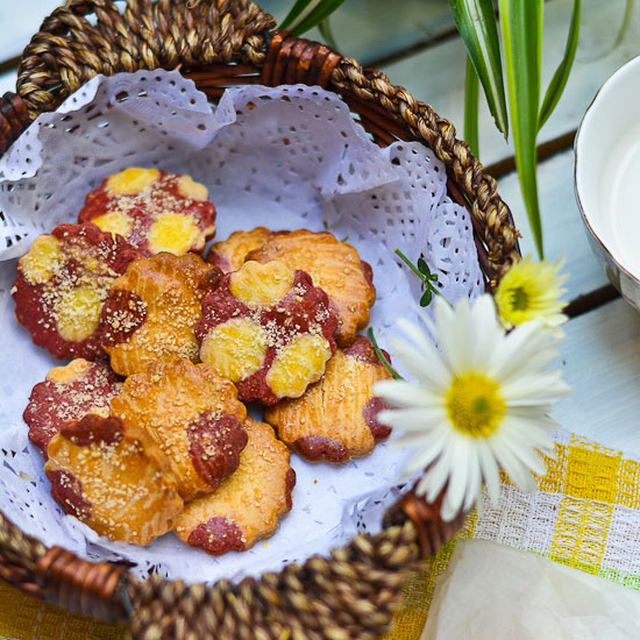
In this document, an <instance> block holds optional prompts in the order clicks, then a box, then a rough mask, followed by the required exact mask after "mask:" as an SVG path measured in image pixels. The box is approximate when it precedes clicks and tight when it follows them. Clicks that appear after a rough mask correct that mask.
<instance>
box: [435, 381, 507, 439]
mask: <svg viewBox="0 0 640 640" xmlns="http://www.w3.org/2000/svg"><path fill="white" fill-rule="evenodd" d="M445 407H446V409H447V414H448V416H449V420H451V424H452V425H453V426H454V428H455V429H457V430H458V431H460V432H461V433H464V434H467V435H470V436H473V437H474V438H487V437H488V436H490V435H491V434H492V433H493V432H494V431H496V429H497V428H498V427H499V426H500V422H501V420H502V418H503V416H504V412H505V410H506V408H507V407H506V404H505V402H504V398H503V397H502V394H501V393H500V385H499V384H498V383H497V382H496V381H495V380H492V379H491V378H489V377H488V376H486V375H485V374H483V373H474V372H470V373H464V374H462V375H459V376H456V377H455V378H454V379H453V382H452V383H451V386H450V387H449V391H448V392H447V396H446V398H445Z"/></svg>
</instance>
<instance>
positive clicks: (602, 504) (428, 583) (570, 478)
mask: <svg viewBox="0 0 640 640" xmlns="http://www.w3.org/2000/svg"><path fill="white" fill-rule="evenodd" d="M547 468H548V472H547V474H546V475H545V476H544V477H542V478H540V480H539V482H538V491H537V492H535V493H531V494H524V493H522V492H520V491H518V490H517V489H516V488H515V487H514V486H513V485H511V484H510V483H509V482H508V480H507V479H506V478H503V483H502V490H501V495H500V502H499V504H498V505H497V507H491V506H490V505H488V504H487V503H486V502H485V503H483V504H482V505H481V507H480V509H479V510H478V511H477V512H473V513H472V514H470V515H469V517H468V518H467V521H466V523H465V526H464V528H463V530H462V531H461V532H460V533H459V535H458V536H457V537H456V538H455V539H454V540H452V541H451V542H450V543H449V544H448V545H446V547H445V548H444V549H443V550H442V551H441V552H440V553H439V554H438V555H437V556H435V557H434V558H433V559H432V560H430V561H428V562H427V563H425V570H424V571H423V572H421V573H419V574H418V575H416V576H415V577H414V578H413V579H411V580H410V581H409V582H408V583H407V585H406V586H405V590H404V603H403V606H402V608H401V609H400V610H399V611H398V612H397V614H396V616H395V621H394V626H393V631H392V632H391V633H390V634H389V635H388V636H387V639H386V640H417V639H418V638H419V637H420V633H421V632H422V628H423V626H424V623H425V620H426V618H427V612H428V610H429V604H430V601H431V596H432V593H433V589H434V585H435V580H436V578H437V576H438V575H440V574H441V573H442V571H443V570H444V568H445V567H446V566H447V562H448V560H449V558H450V556H451V553H452V551H453V549H454V547H455V545H456V542H457V540H460V539H462V538H482V539H485V540H491V541H493V542H497V543H500V544H505V545H508V546H511V547H515V548H519V549H526V550H529V551H533V552H536V553H539V554H542V555H544V556H546V557H549V558H551V559H552V560H555V561H556V562H562V563H563V564H567V565H569V566H571V567H575V568H577V569H581V570H582V571H587V572H588V573H593V574H597V575H599V576H601V577H603V578H607V579H609V580H612V581H614V582H617V583H620V584H623V585H625V586H627V587H630V588H632V589H638V590H640V460H639V459H637V458H636V457H634V456H631V455H627V454H623V453H622V452H620V451H616V450H614V449H607V448H605V447H602V446H599V445H597V444H595V443H593V442H590V441H588V440H586V439H584V438H581V437H579V436H576V435H572V434H569V433H566V432H560V433H558V434H557V436H556V459H555V460H549V461H548V466H547ZM123 635H124V630H123V629H122V627H113V626H108V625H103V624H98V623H95V622H92V621H91V620H87V619H86V618H81V617H79V616H73V615H69V614H67V613H65V612H64V611H62V610H61V609H59V608H57V607H53V606H51V605H46V604H43V603H41V602H39V601H38V600H35V599H33V598H29V597H27V596H23V595H22V594H20V593H18V592H17V591H15V590H13V589H11V588H10V587H8V586H7V585H5V584H2V583H0V636H2V637H5V638H18V639H19V640H27V639H29V640H31V639H34V640H53V639H60V640H62V639H66V640H73V639H75V638H78V639H80V638H96V639H100V640H117V639H119V638H121V637H123Z"/></svg>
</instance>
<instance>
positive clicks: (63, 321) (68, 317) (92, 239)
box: [11, 224, 138, 360]
mask: <svg viewBox="0 0 640 640" xmlns="http://www.w3.org/2000/svg"><path fill="white" fill-rule="evenodd" d="M137 256H138V253H137V252H136V251H135V250H134V249H133V248H132V247H131V246H130V245H129V244H128V243H127V242H125V241H124V239H123V238H122V237H121V236H118V235H114V234H112V233H105V232H103V231H100V229H98V227H96V226H95V225H94V224H82V225H79V224H61V225H59V226H57V227H56V228H55V229H54V230H53V231H52V232H51V233H50V234H43V235H41V236H38V237H37V238H36V239H35V240H34V241H33V244H32V245H31V248H30V249H29V252H28V253H27V254H25V255H24V256H22V258H20V260H18V277H17V279H16V281H15V283H14V285H13V288H12V290H11V294H12V295H13V299H14V300H15V303H16V318H17V319H18V322H20V323H21V324H23V325H24V326H25V327H26V328H27V329H28V330H29V332H30V333H31V337H32V338H33V342H34V343H35V344H37V345H38V346H40V347H45V348H46V349H47V350H48V351H49V352H50V353H51V355H53V356H54V357H56V358H76V357H80V358H86V359H88V360H94V359H95V358H98V357H104V352H103V351H102V348H101V347H100V338H101V331H102V327H101V325H100V313H101V310H102V305H103V303H104V301H105V300H106V298H107V294H108V292H109V287H110V286H111V284H112V282H113V281H114V280H115V279H116V278H117V277H118V276H120V275H121V274H123V273H124V272H125V270H126V268H127V266H128V264H129V263H130V262H131V261H132V260H133V259H134V258H136V257H137Z"/></svg>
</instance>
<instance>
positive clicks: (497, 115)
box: [449, 0, 509, 137]
mask: <svg viewBox="0 0 640 640" xmlns="http://www.w3.org/2000/svg"><path fill="white" fill-rule="evenodd" d="M449 4H450V5H451V10H452V12H453V19H454V20H455V23H456V26H457V27H458V31H459V32H460V35H461V36H462V39H463V40H464V43H465V46H466V47H467V52H468V53H469V58H470V59H471V62H472V64H473V66H474V68H475V70H476V73H477V75H478V78H479V80H480V82H481V83H482V88H483V89H484V94H485V96H486V98H487V104H488V105H489V110H490V111H491V115H493V119H494V120H495V122H496V126H497V127H498V129H499V130H500V131H502V133H503V134H504V135H505V137H506V136H507V134H508V132H509V124H508V120H507V104H506V100H505V93H504V80H503V78H502V62H501V59H500V42H499V40H498V29H497V27H496V16H495V13H494V8H493V2H492V0H449Z"/></svg>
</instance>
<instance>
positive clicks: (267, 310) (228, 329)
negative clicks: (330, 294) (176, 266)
mask: <svg viewBox="0 0 640 640" xmlns="http://www.w3.org/2000/svg"><path fill="white" fill-rule="evenodd" d="M336 325H337V320H336V317H335V315H334V313H333V311H332V310H331V308H330V306H329V301H328V298H327V294H326V293H325V292H324V291H323V290H322V289H319V288H318V287H314V286H313V284H312V282H311V278H310V277H309V276H308V275H307V274H306V273H304V272H303V271H299V270H298V271H294V270H293V269H290V268H289V267H287V266H286V265H285V264H284V263H282V262H279V261H277V260H273V261H272V262H268V263H266V264H260V263H259V262H246V263H245V264H244V265H243V266H242V268H241V269H240V270H239V271H236V272H234V273H229V274H226V275H225V276H223V278H222V279H221V280H220V284H219V285H218V288H217V289H216V290H215V291H214V292H213V293H210V294H208V295H207V296H206V297H205V298H204V299H203V301H202V319H201V320H200V321H199V322H198V324H197V325H196V336H197V337H198V339H199V340H200V341H201V343H202V345H201V348H200V358H201V360H202V361H203V362H207V363H209V364H210V365H211V366H212V367H213V368H214V369H215V370H216V371H217V372H218V373H220V375H223V376H225V377H226V378H229V379H230V380H232V381H233V382H235V383H236V386H237V387H238V392H239V396H240V399H241V400H243V401H245V402H249V401H252V400H257V401H259V402H262V403H263V404H267V405H268V404H274V403H276V402H277V401H278V400H279V399H280V398H297V397H298V396H300V395H302V393H304V390H305V389H306V388H307V386H308V385H309V384H311V383H312V382H315V381H316V380H318V379H319V378H320V376H322V374H323V373H324V369H325V365H326V362H327V360H329V358H330V357H331V355H332V353H333V352H334V351H335V348H336V345H335V340H334V334H335V331H336Z"/></svg>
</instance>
